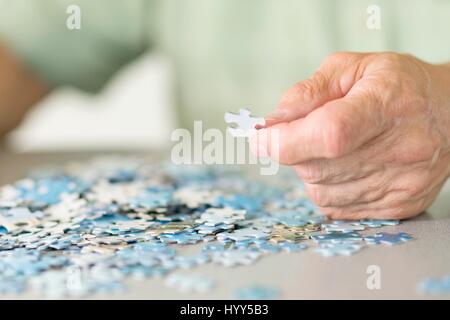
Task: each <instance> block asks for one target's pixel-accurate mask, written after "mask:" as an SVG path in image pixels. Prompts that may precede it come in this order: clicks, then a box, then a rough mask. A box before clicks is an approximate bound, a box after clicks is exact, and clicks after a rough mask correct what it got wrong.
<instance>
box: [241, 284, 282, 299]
mask: <svg viewBox="0 0 450 320" xmlns="http://www.w3.org/2000/svg"><path fill="white" fill-rule="evenodd" d="M279 294H280V291H279V290H278V289H275V288H270V287H263V286H251V287H245V288H240V289H237V290H236V291H235V292H234V294H233V297H234V298H235V299H238V300H273V299H277V298H278V296H279Z"/></svg>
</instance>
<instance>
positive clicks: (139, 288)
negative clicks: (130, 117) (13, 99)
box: [0, 153, 450, 299]
mask: <svg viewBox="0 0 450 320" xmlns="http://www.w3.org/2000/svg"><path fill="white" fill-rule="evenodd" d="M89 157H92V155H84V154H82V155H80V154H22V155H20V154H16V155H14V154H5V153H0V184H1V185H3V184H5V183H10V182H13V181H15V180H17V179H19V178H22V177H24V176H25V175H26V174H27V172H29V171H31V170H32V169H33V168H36V167H41V166H47V165H52V164H61V163H64V162H67V161H73V160H83V159H85V158H89ZM373 231H376V229H374V230H373ZM383 231H386V232H400V231H403V232H408V233H410V234H412V235H413V236H414V237H415V238H416V239H415V240H414V241H410V242H408V243H405V244H402V245H398V246H392V247H391V246H385V245H380V246H374V247H369V248H365V249H363V250H362V251H361V252H359V253H357V254H355V255H352V256H349V257H330V258H325V257H322V256H321V255H319V254H317V253H314V252H312V251H311V250H307V251H303V252H298V253H278V254H272V255H268V256H264V257H263V258H262V259H261V260H259V261H258V262H256V263H255V264H253V265H251V266H242V267H236V268H225V267H221V266H216V265H210V264H209V265H204V266H201V267H199V268H196V269H194V270H186V271H183V272H185V273H195V274H201V275H204V276H207V277H209V278H211V279H214V280H215V281H216V283H217V286H216V288H215V289H214V290H213V291H211V292H210V293H208V294H184V293H178V292H177V291H175V290H174V289H172V288H168V287H166V286H165V285H164V281H163V280H162V279H149V280H144V281H135V280H129V281H127V285H128V288H129V290H128V291H127V292H125V293H123V294H114V295H111V296H108V295H101V296H100V295H97V296H94V297H93V298H97V299H230V298H232V293H233V291H234V290H235V289H237V288H240V287H243V286H247V285H254V284H258V285H264V286H271V287H276V288H278V289H279V290H280V292H281V294H280V298H281V299H428V298H439V299H441V298H442V299H448V298H450V296H449V295H442V296H427V295H426V296H424V295H420V294H418V293H417V292H416V286H417V283H418V282H419V281H420V280H422V279H424V278H426V277H429V276H433V277H435V276H444V275H447V274H450V184H449V183H447V185H446V186H445V187H444V189H443V191H442V192H441V194H440V196H439V198H438V199H437V201H436V202H435V203H434V205H433V206H432V207H431V208H430V209H429V210H428V211H427V212H425V213H423V214H421V215H420V216H419V217H417V218H415V219H412V220H408V221H404V222H403V223H402V224H401V225H399V226H396V227H386V228H384V229H383ZM196 249H197V248H195V246H189V247H183V248H181V249H180V250H186V251H187V252H186V253H188V251H193V250H196ZM370 265H377V266H379V267H380V270H381V289H380V290H369V289H368V288H367V286H366V281H367V277H368V274H367V273H366V270H367V267H368V266H370ZM0 298H3V299H10V298H13V299H15V298H19V299H22V298H23V299H40V298H43V297H42V296H40V295H39V294H37V293H36V292H31V291H30V292H27V293H25V294H22V295H20V296H10V295H8V296H1V295H0Z"/></svg>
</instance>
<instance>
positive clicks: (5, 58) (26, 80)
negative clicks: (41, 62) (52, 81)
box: [0, 44, 48, 139]
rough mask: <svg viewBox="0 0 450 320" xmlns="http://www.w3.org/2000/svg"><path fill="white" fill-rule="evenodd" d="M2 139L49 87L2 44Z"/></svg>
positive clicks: (0, 131)
mask: <svg viewBox="0 0 450 320" xmlns="http://www.w3.org/2000/svg"><path fill="white" fill-rule="evenodd" d="M0 70H1V71H0V139H1V138H2V137H3V136H4V135H5V134H6V133H8V132H9V131H11V130H12V129H14V128H15V127H16V126H17V125H18V124H19V123H20V121H21V120H22V119H23V117H24V116H25V114H26V113H27V112H28V111H29V110H30V109H31V107H32V106H33V105H34V104H35V103H36V102H37V101H39V100H40V99H41V98H42V97H43V96H45V94H46V93H47V92H48V87H47V86H46V85H45V84H44V83H43V82H42V81H40V80H39V79H38V78H36V77H35V76H34V75H33V74H32V73H31V72H30V71H28V70H27V69H26V68H25V67H24V66H23V65H22V64H21V63H20V62H19V60H17V59H16V58H15V57H13V56H12V55H11V53H10V52H8V51H7V50H6V49H5V48H3V47H2V46H1V44H0Z"/></svg>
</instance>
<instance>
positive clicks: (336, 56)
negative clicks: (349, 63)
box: [325, 51, 354, 63]
mask: <svg viewBox="0 0 450 320" xmlns="http://www.w3.org/2000/svg"><path fill="white" fill-rule="evenodd" d="M352 56H354V53H351V52H346V51H338V52H333V53H332V54H330V55H329V56H327V57H326V58H325V63H336V62H340V61H342V60H347V59H349V58H351V57H352Z"/></svg>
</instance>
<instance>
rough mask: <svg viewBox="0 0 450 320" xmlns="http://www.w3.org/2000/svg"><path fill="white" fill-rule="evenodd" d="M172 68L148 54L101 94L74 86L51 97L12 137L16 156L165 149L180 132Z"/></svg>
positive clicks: (125, 68) (127, 67)
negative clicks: (177, 127) (43, 153)
mask: <svg viewBox="0 0 450 320" xmlns="http://www.w3.org/2000/svg"><path fill="white" fill-rule="evenodd" d="M173 100H174V99H173V70H172V65H171V63H170V61H169V59H167V57H164V56H158V55H157V54H152V53H148V54H144V55H143V56H141V57H139V58H138V59H136V61H132V62H131V63H130V64H128V65H126V66H125V67H123V69H122V70H120V71H119V72H118V73H117V74H116V75H114V77H113V78H112V79H111V80H110V81H109V82H108V84H107V85H106V87H105V88H104V89H103V90H102V91H101V92H99V93H98V94H90V93H86V92H84V91H82V90H80V89H77V88H75V87H69V86H66V87H63V88H59V89H57V90H55V91H54V92H52V93H50V95H49V96H48V97H46V98H44V100H42V101H41V102H39V103H38V104H37V105H36V106H35V107H34V108H33V110H32V111H31V112H30V113H29V114H28V116H27V117H26V119H25V121H24V122H23V123H22V124H21V125H20V126H19V127H18V128H17V129H16V130H14V131H13V132H12V133H11V134H10V135H9V136H8V141H7V142H8V144H9V145H10V146H11V147H12V148H13V149H14V150H15V151H18V152H55V151H56V152H61V151H75V152H76V151H80V150H83V151H103V150H108V151H109V150H124V151H135V150H147V149H164V148H166V147H167V145H168V144H170V133H171V132H172V130H173V129H174V128H176V118H175V112H176V110H175V108H174V101H173Z"/></svg>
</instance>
